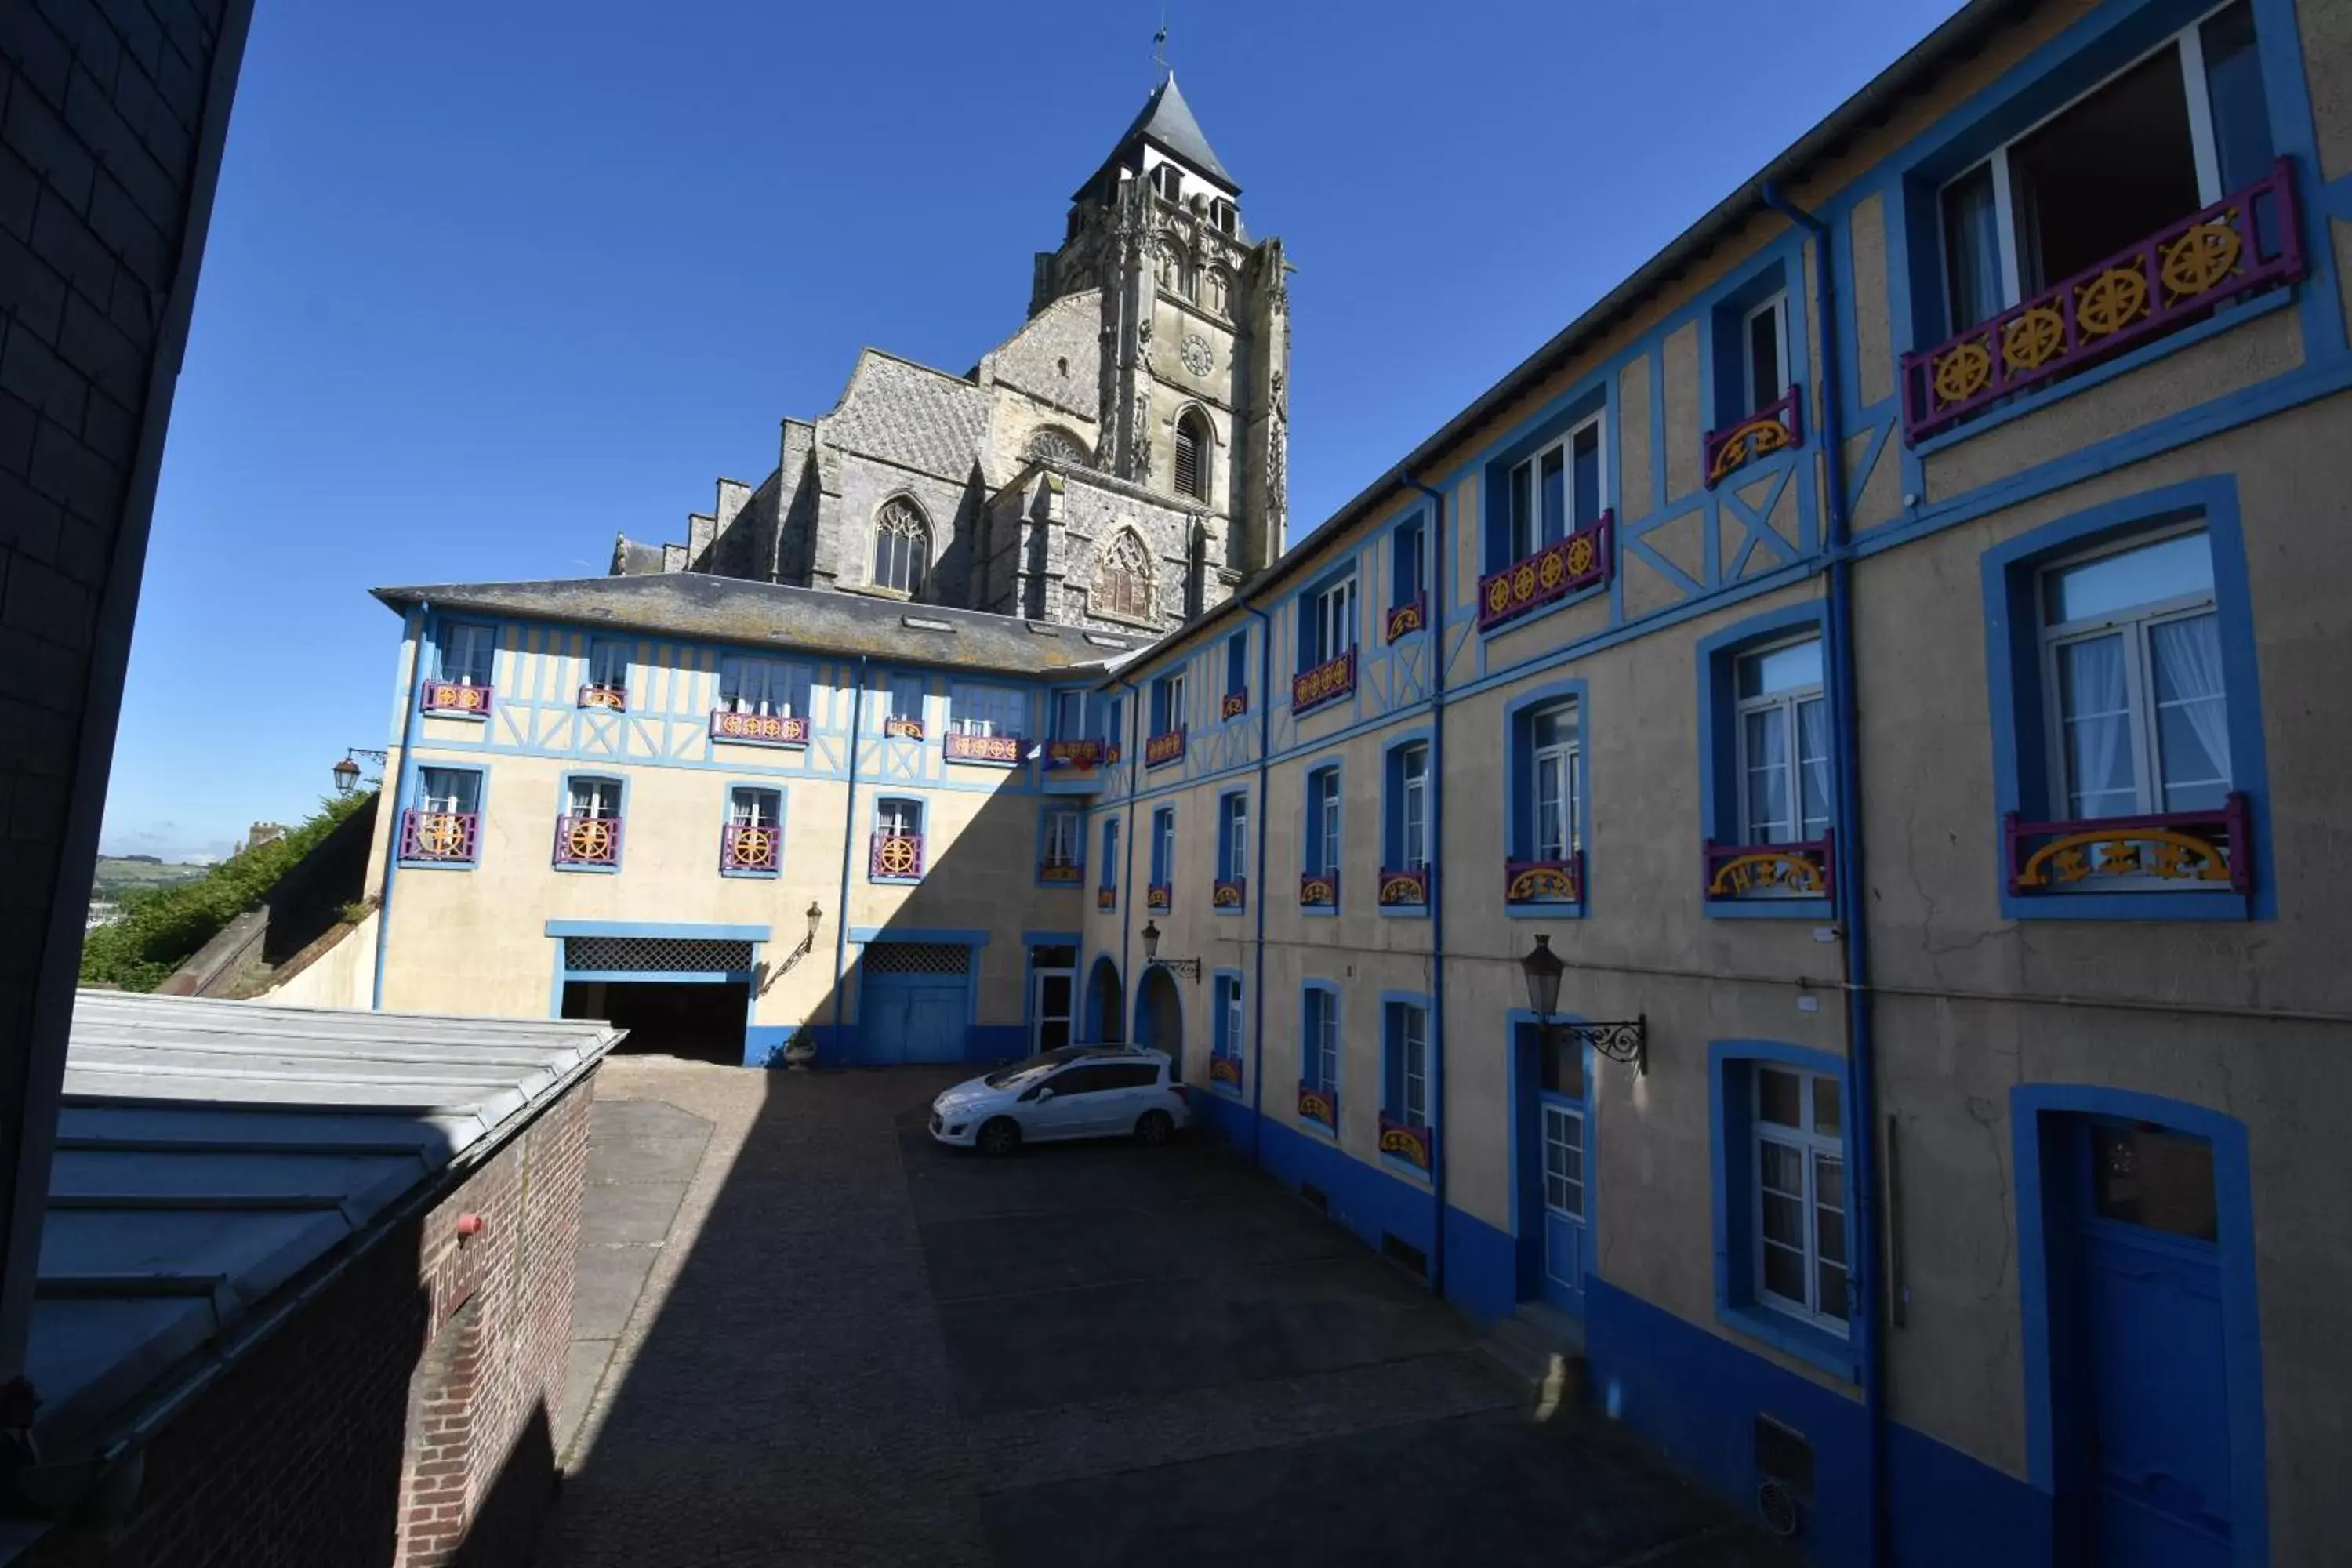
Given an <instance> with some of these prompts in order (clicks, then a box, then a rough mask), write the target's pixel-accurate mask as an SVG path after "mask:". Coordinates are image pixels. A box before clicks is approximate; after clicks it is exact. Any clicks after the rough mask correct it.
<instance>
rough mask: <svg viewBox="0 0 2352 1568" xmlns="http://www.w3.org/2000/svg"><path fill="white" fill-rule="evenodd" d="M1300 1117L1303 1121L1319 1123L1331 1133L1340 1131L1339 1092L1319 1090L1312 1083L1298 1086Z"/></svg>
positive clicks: (1336, 1090)
mask: <svg viewBox="0 0 2352 1568" xmlns="http://www.w3.org/2000/svg"><path fill="white" fill-rule="evenodd" d="M1298 1117H1299V1120H1300V1121H1313V1122H1317V1123H1319V1124H1320V1125H1321V1126H1323V1127H1324V1128H1325V1129H1327V1130H1328V1131H1333V1132H1337V1131H1339V1090H1338V1089H1318V1088H1317V1087H1316V1086H1315V1085H1313V1084H1311V1083H1302V1084H1300V1085H1299V1086H1298Z"/></svg>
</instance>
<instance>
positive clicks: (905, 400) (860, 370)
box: [817, 348, 990, 480]
mask: <svg viewBox="0 0 2352 1568" xmlns="http://www.w3.org/2000/svg"><path fill="white" fill-rule="evenodd" d="M989 402H990V398H989V394H988V390H987V389H986V388H985V387H982V386H976V385H974V384H972V383H971V382H969V381H966V380H965V379H963V378H962V377H961V376H956V375H950V374H948V373H947V372H945V371H943V370H933V369H932V368H931V367H930V366H929V365H922V364H917V363H914V362H913V361H912V360H903V359H899V358H898V357H896V356H895V355H891V354H887V353H882V352H881V351H880V350H879V349H871V348H869V349H867V350H866V351H865V352H864V353H860V354H859V355H858V358H857V368H856V370H854V371H852V372H851V373H850V376H849V385H848V386H847V387H846V388H845V390H844V391H843V393H842V395H841V405H840V406H839V407H837V408H835V410H834V411H833V412H832V413H830V414H828V415H826V416H824V418H822V419H820V420H818V421H817V427H818V431H819V437H818V438H819V439H820V440H822V441H824V443H825V444H826V445H828V446H833V447H840V448H841V449H842V450H843V451H845V452H860V453H863V454H865V455H866V456H867V457H869V458H884V459H886V460H887V461H889V462H893V463H899V464H903V465H904V466H906V467H907V468H914V469H918V470H919V471H920V472H923V473H926V474H937V475H939V476H940V478H941V479H954V480H961V479H964V478H966V477H967V476H968V475H970V474H971V466H972V464H973V463H975V462H977V461H979V459H980V455H981V452H982V448H983V447H985V446H986V445H987V442H988V412H989Z"/></svg>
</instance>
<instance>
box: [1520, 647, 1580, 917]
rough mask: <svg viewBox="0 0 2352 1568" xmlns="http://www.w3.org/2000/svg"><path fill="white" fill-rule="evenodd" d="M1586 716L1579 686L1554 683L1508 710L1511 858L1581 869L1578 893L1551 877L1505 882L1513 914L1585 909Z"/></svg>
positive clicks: (1577, 874) (1528, 694)
mask: <svg viewBox="0 0 2352 1568" xmlns="http://www.w3.org/2000/svg"><path fill="white" fill-rule="evenodd" d="M1588 717H1589V715H1588V714H1587V712H1586V708H1585V683H1584V682H1583V681H1581V680H1561V681H1554V682H1552V683H1550V684H1549V685H1546V686H1541V687H1538V688H1536V689H1533V690H1530V691H1526V692H1522V693H1521V694H1520V695H1519V696H1518V697H1517V698H1515V699H1513V700H1512V701H1511V704H1510V706H1509V707H1508V708H1507V709H1506V710H1505V712H1504V725H1503V746H1504V751H1505V753H1506V755H1505V757H1504V768H1503V781H1504V788H1505V790H1506V792H1507V794H1506V796H1505V799H1504V802H1503V809H1504V823H1505V826H1506V834H1505V844H1506V845H1507V849H1506V858H1507V860H1509V861H1511V862H1513V863H1516V864H1519V865H1522V866H1525V865H1531V864H1541V865H1547V866H1569V867H1572V868H1575V869H1574V884H1575V885H1574V889H1573V892H1572V894H1571V893H1570V892H1568V891H1564V890H1562V889H1561V885H1560V884H1559V881H1558V880H1557V879H1542V878H1538V879H1531V880H1530V881H1529V882H1528V884H1527V887H1526V888H1517V887H1512V886H1510V885H1508V884H1507V889H1506V890H1507V900H1506V901H1507V905H1508V908H1509V911H1510V912H1511V913H1513V914H1515V915H1527V916H1529V917H1546V916H1553V915H1568V916H1574V915H1579V914H1581V913H1582V912H1583V911H1584V906H1585V901H1586V888H1587V884H1588V880H1589V874H1590V868H1589V866H1588V865H1587V864H1586V861H1585V849H1586V844H1585V824H1586V822H1587V821H1588V820H1589V819H1590V816H1591V785H1590V784H1589V782H1588V779H1587V777H1586V770H1585V765H1584V731H1585V727H1586V724H1587V721H1588ZM1511 880H1512V881H1514V882H1516V881H1517V878H1513V879H1511ZM1529 889H1533V890H1532V891H1530V890H1529Z"/></svg>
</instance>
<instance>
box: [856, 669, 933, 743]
mask: <svg viewBox="0 0 2352 1568" xmlns="http://www.w3.org/2000/svg"><path fill="white" fill-rule="evenodd" d="M926 684H927V682H926V681H925V680H924V679H923V678H922V677H921V676H919V675H892V676H887V677H885V678H884V679H883V682H882V686H881V689H878V690H877V691H876V692H875V693H874V695H873V696H872V698H871V699H869V700H870V701H871V702H872V703H873V706H874V710H875V712H874V727H875V728H876V729H877V730H879V731H882V732H883V733H884V734H886V735H888V734H900V733H904V734H907V735H908V737H909V738H910V739H913V740H920V739H922V735H923V689H924V687H925V686H926ZM909 725H911V726H913V728H912V729H911V730H909V729H908V726H909Z"/></svg>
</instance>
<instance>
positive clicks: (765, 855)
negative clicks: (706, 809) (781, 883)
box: [719, 822, 784, 871]
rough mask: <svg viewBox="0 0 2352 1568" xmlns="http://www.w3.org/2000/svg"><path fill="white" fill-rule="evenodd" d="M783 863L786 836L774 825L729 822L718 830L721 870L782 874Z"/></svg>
mask: <svg viewBox="0 0 2352 1568" xmlns="http://www.w3.org/2000/svg"><path fill="white" fill-rule="evenodd" d="M783 862H784V848H783V834H782V831H781V830H780V829H778V828H777V827H775V826H773V825H772V824H768V823H750V822H730V823H729V824H728V825H727V826H724V827H722V828H720V829H719V869H720V870H722V871H779V870H782V868H783Z"/></svg>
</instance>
